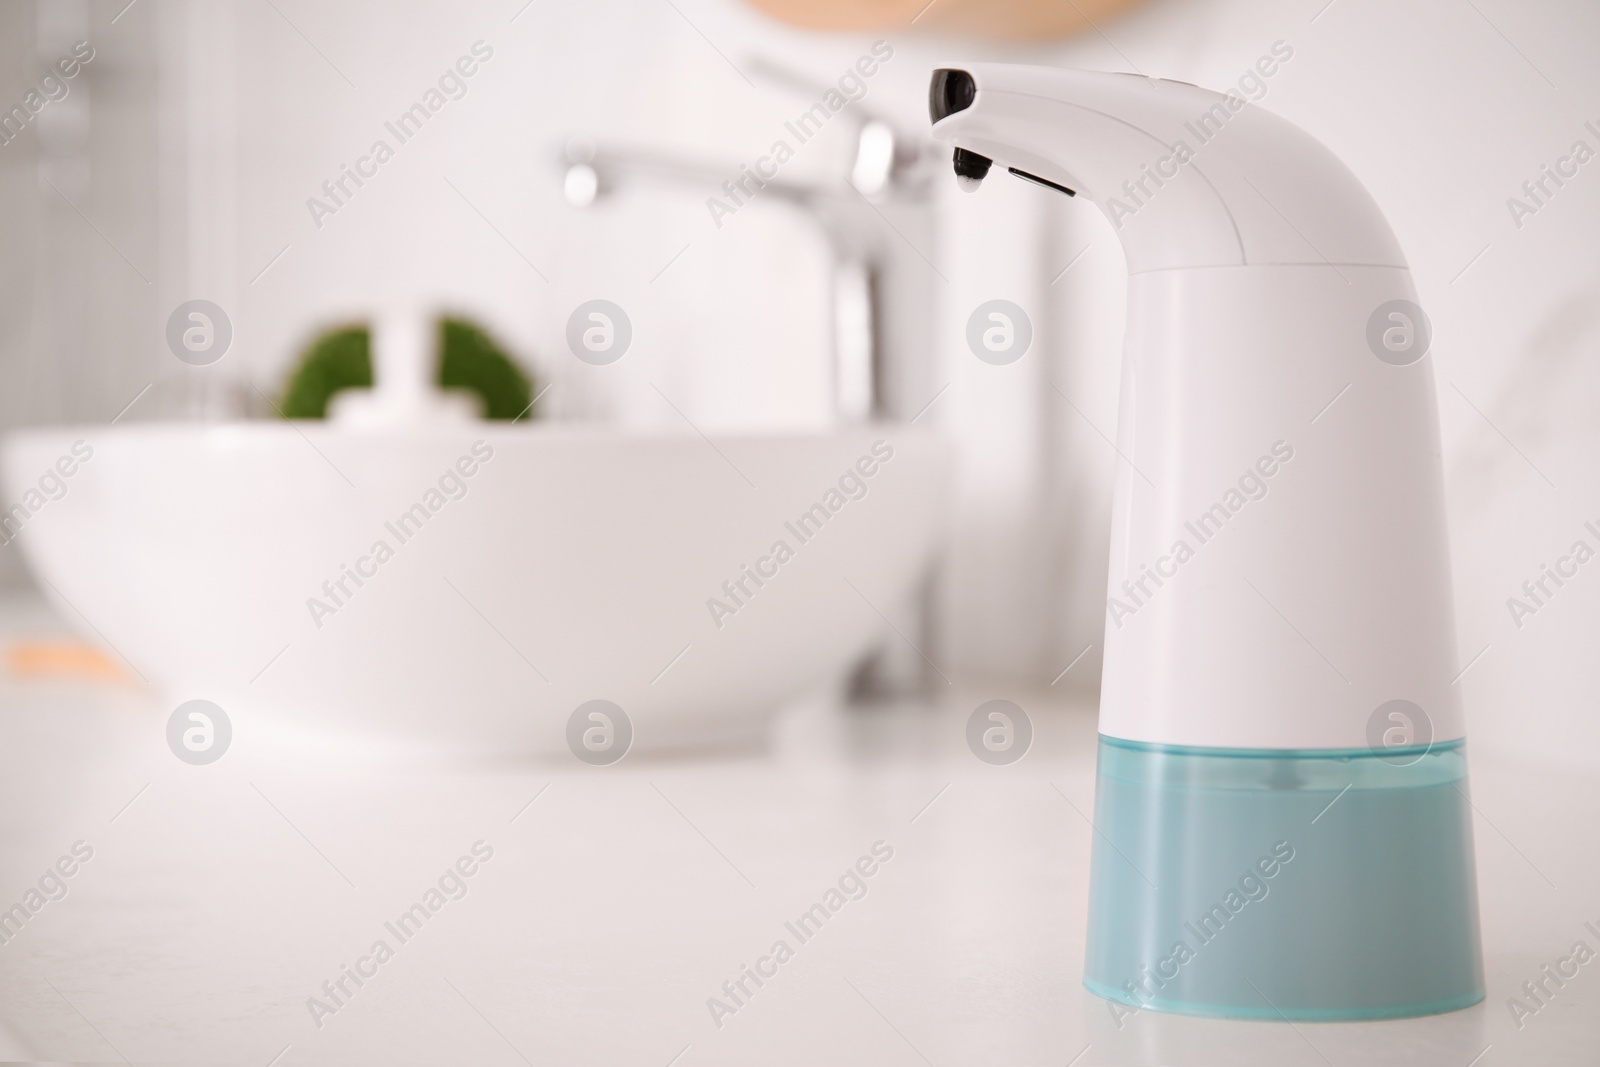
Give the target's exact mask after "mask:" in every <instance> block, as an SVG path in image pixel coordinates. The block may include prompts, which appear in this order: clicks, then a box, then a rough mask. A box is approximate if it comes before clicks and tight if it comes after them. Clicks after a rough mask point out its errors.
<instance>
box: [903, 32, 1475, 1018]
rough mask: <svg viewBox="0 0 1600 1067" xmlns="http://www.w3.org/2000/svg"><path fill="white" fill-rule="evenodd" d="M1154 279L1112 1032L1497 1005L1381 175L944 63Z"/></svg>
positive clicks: (1106, 993)
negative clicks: (1147, 1015) (1123, 1022)
mask: <svg viewBox="0 0 1600 1067" xmlns="http://www.w3.org/2000/svg"><path fill="white" fill-rule="evenodd" d="M930 105H931V111H932V117H933V121H934V127H933V133H934V136H935V137H937V138H938V139H940V140H942V141H945V142H948V143H950V144H952V145H954V146H955V149H956V151H955V168H956V173H957V176H958V178H959V179H960V180H961V181H962V183H963V185H966V186H968V187H975V186H976V184H977V183H978V182H980V181H981V180H982V179H983V178H984V177H985V175H986V174H987V173H988V171H989V169H990V167H991V164H992V163H993V162H995V161H999V162H1000V163H1001V164H1003V165H1004V166H1005V167H1006V168H1007V169H1009V170H1010V171H1011V172H1012V173H1014V174H1017V175H1019V176H1021V177H1023V178H1026V179H1029V180H1031V181H1035V182H1039V183H1041V184H1043V185H1046V186H1050V187H1052V188H1055V189H1059V190H1060V191H1061V192H1063V193H1067V194H1069V195H1076V196H1077V197H1079V198H1080V199H1083V200H1087V201H1089V202H1091V203H1093V204H1094V205H1095V206H1096V207H1098V208H1099V209H1100V210H1101V211H1102V212H1104V213H1105V214H1106V216H1107V217H1108V218H1109V219H1110V220H1111V223H1112V225H1113V227H1114V228H1115V230H1116V233H1117V236H1118V238H1119V239H1120V241H1121V243H1122V247H1123V250H1124V252H1125V253H1126V256H1127V262H1128V310H1127V333H1126V341H1125V348H1124V354H1123V363H1122V387H1121V388H1122V393H1121V403H1120V415H1119V419H1118V430H1117V438H1118V441H1117V446H1118V452H1119V454H1120V455H1119V459H1118V466H1117V472H1116V483H1115V490H1114V502H1113V519H1112V535H1111V544H1112V548H1111V575H1110V583H1109V586H1110V588H1109V595H1108V601H1107V618H1106V644H1105V667H1104V675H1103V680H1102V696H1101V706H1100V740H1099V746H1100V748H1099V763H1098V781H1097V786H1096V796H1095V823H1096V828H1097V833H1096V834H1095V840H1094V851H1093V858H1092V874H1091V888H1090V904H1089V929H1088V936H1087V949H1086V959H1085V964H1084V974H1085V977H1084V984H1085V985H1086V986H1087V987H1088V988H1089V990H1090V991H1091V992H1093V993H1095V994H1097V995H1099V996H1101V997H1104V998H1106V999H1107V1000H1109V1001H1111V1002H1112V1004H1111V1009H1112V1012H1113V1014H1114V1015H1119V1016H1120V1015H1123V1014H1126V1013H1127V1012H1129V1011H1131V1010H1136V1009H1139V1008H1150V1009H1154V1010H1159V1011H1171V1012H1182V1013H1187V1014H1195V1015H1214V1016H1229V1017H1238V1018H1261V1019H1320V1020H1336V1019H1379V1018H1391V1017H1400V1016H1410V1015H1423V1014H1428V1013H1432V1012H1442V1011H1450V1010H1453V1009H1456V1008H1463V1007H1466V1006H1467V1005H1470V1004H1474V1003H1476V1002H1477V1001H1479V1000H1481V999H1483V995H1484V984H1483V968H1482V962H1481V958H1480V947H1479V933H1478V910H1477V891H1476V883H1475V878H1474V871H1473V852H1472V834H1471V825H1470V805H1469V802H1468V799H1467V778H1466V758H1465V750H1464V742H1463V734H1464V725H1463V719H1462V712H1461V702H1460V697H1459V691H1458V688H1457V686H1456V684H1455V683H1456V682H1457V681H1458V665H1457V655H1456V644H1455V630H1454V619H1453V614H1452V603H1451V588H1450V564H1449V546H1448V539H1447V535H1446V528H1445V510H1444V491H1443V473H1442V469H1441V462H1440V448H1439V428H1438V415H1437V410H1436V407H1435V400H1434V384H1433V366H1432V362H1433V361H1432V360H1431V359H1430V358H1429V356H1428V345H1429V340H1430V338H1429V329H1428V325H1427V319H1426V317H1425V316H1424V315H1423V314H1422V312H1421V310H1420V308H1418V307H1417V304H1416V299H1417V297H1416V291H1415V288H1414V287H1413V285H1412V281H1411V274H1410V271H1409V269H1408V267H1407V265H1406V261H1405V258H1404V256H1402V255H1401V252H1400V248H1399V246H1398V244H1397V243H1396V241H1395V237H1394V234H1393V233H1392V231H1391V230H1390V228H1389V225H1388V223H1387V221H1386V220H1385V219H1384V216H1383V214H1382V212H1381V211H1379V209H1378V207H1377V205H1376V204H1375V203H1374V202H1373V200H1372V198H1371V197H1370V196H1369V195H1368V193H1367V191H1366V190H1365V189H1364V188H1363V187H1362V186H1361V183H1360V182H1359V181H1358V180H1357V179H1356V178H1355V176H1354V175H1353V174H1352V173H1351V172H1350V171H1349V169H1348V168H1346V167H1345V166H1344V165H1343V164H1342V163H1341V162H1340V161H1339V160H1338V159H1337V158H1336V157H1335V156H1334V155H1333V154H1332V153H1331V152H1330V151H1329V150H1328V149H1327V148H1325V147H1323V146H1322V145H1321V144H1320V143H1318V142H1317V141H1316V140H1315V139H1313V138H1312V137H1310V136H1309V135H1308V134H1306V133H1305V132H1304V131H1302V130H1301V129H1299V128H1298V127H1296V126H1294V125H1293V124H1291V123H1289V122H1286V121H1285V120H1283V119H1280V118H1278V117H1276V116H1274V115H1272V114H1270V113H1268V112H1266V111H1264V110H1262V109H1260V108H1258V107H1256V106H1254V105H1252V104H1249V103H1246V102H1245V101H1243V100H1241V99H1239V98H1238V97H1231V96H1223V95H1220V94H1218V93H1214V92H1210V91H1208V90H1205V89H1200V88H1197V87H1195V86H1193V85H1188V84H1185V83H1181V82H1172V81H1163V80H1159V79H1151V78H1146V77H1143V76H1139V75H1132V74H1107V73H1095V72H1088V71H1075V70H1057V69H1049V68H1042V67H1027V66H1015V65H1010V64H974V65H972V66H967V67H962V68H961V69H949V70H938V71H935V72H934V75H933V83H932V87H931V97H930Z"/></svg>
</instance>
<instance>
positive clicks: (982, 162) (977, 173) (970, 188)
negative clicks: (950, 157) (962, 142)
mask: <svg viewBox="0 0 1600 1067" xmlns="http://www.w3.org/2000/svg"><path fill="white" fill-rule="evenodd" d="M993 163H994V160H992V159H990V158H989V157H988V156H980V155H978V153H976V152H968V151H967V150H966V149H965V148H958V149H956V154H955V165H956V184H957V185H959V186H961V188H962V189H963V190H965V191H966V192H969V193H973V192H977V190H978V186H979V185H981V184H983V179H984V178H986V177H988V175H989V167H990V166H991V165H992V164H993Z"/></svg>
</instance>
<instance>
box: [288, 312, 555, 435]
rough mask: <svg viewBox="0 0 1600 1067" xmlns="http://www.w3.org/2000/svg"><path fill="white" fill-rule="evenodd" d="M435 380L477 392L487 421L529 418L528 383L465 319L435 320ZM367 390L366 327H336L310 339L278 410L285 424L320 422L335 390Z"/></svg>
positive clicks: (368, 343)
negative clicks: (310, 420)
mask: <svg viewBox="0 0 1600 1067" xmlns="http://www.w3.org/2000/svg"><path fill="white" fill-rule="evenodd" d="M435 380H436V383H437V384H438V385H439V386H440V387H441V388H444V389H466V390H470V391H471V392H473V393H476V394H477V395H478V397H479V398H480V399H481V400H482V401H483V412H484V415H485V416H486V417H487V418H490V419H517V418H532V417H533V416H534V411H533V380H532V379H531V378H530V377H529V376H528V375H527V374H526V373H525V372H524V371H523V370H522V368H521V367H519V366H518V365H517V363H516V361H515V360H513V359H512V358H511V357H510V356H508V355H507V354H506V352H505V351H504V350H503V349H502V348H501V347H500V346H499V345H498V344H496V343H495V341H494V338H492V337H490V336H489V334H488V333H486V332H484V331H483V330H482V329H480V328H479V327H478V326H476V325H474V324H473V323H471V322H468V321H467V320H466V319H460V318H454V317H450V316H446V317H445V318H443V319H441V320H440V322H439V363H438V373H437V375H436V379H435ZM371 387H372V345H371V336H370V333H369V331H368V328H367V327H366V326H365V325H356V326H340V327H337V328H335V329H332V330H328V331H325V332H324V333H322V334H319V335H318V336H317V337H316V338H314V339H313V340H312V342H311V345H310V346H309V347H308V348H307V349H306V351H305V354H304V355H302V356H301V357H300V359H299V360H298V361H297V362H296V364H295V368H294V371H293V372H292V373H291V374H290V375H289V383H288V386H287V387H286V388H285V390H284V395H283V403H282V404H281V405H280V408H281V410H282V412H283V416H284V417H285V418H289V419H325V418H327V417H328V402H329V401H330V400H332V399H333V395H334V394H335V393H337V392H338V391H339V390H341V389H356V388H371Z"/></svg>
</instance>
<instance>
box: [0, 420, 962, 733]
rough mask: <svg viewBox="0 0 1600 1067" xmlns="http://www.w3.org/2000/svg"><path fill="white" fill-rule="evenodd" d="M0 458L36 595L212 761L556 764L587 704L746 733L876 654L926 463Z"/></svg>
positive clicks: (565, 456) (134, 447) (315, 430)
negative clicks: (195, 702)
mask: <svg viewBox="0 0 1600 1067" xmlns="http://www.w3.org/2000/svg"><path fill="white" fill-rule="evenodd" d="M76 442H82V443H81V444H78V445H77V448H78V456H79V458H73V459H71V460H70V461H69V462H64V463H61V464H60V466H59V467H58V461H59V460H60V459H61V457H73V448H74V444H75V443H76ZM878 442H881V443H878ZM875 443H877V444H876V446H875ZM874 447H876V449H877V456H874ZM475 448H476V455H475V454H474V449H475ZM86 450H92V455H91V456H90V458H88V459H87V460H82V459H81V456H82V454H83V453H84V452H85V451H86ZM890 450H892V457H891V458H888V459H887V460H885V459H883V458H882V457H883V455H884V454H885V453H886V452H887V451H890ZM490 453H492V455H491V454H490ZM486 455H488V458H484V457H485V456H486ZM464 457H465V458H464ZM3 463H4V468H3V469H4V475H5V487H6V496H5V498H4V499H5V506H7V507H10V506H11V505H12V504H15V503H19V502H20V503H21V505H22V511H21V512H20V513H19V512H17V511H16V510H15V509H13V510H12V511H11V512H10V516H9V520H8V521H9V525H8V527H7V528H8V531H15V542H14V544H13V545H12V548H13V550H15V548H17V547H21V548H22V549H23V550H24V552H25V554H26V558H27V560H28V562H29V564H30V566H31V567H32V568H33V570H34V573H35V574H36V575H37V576H39V577H40V578H41V579H43V581H42V582H41V585H42V586H43V588H44V591H45V593H46V594H47V595H49V596H51V597H53V598H56V599H57V600H58V606H60V607H61V610H62V612H63V614H64V616H66V617H67V618H71V619H75V620H79V621H80V622H82V623H83V624H84V626H83V629H84V633H85V636H87V637H89V638H91V639H94V640H98V641H102V642H104V643H106V644H108V645H109V646H110V647H111V648H112V649H113V650H114V651H115V653H116V654H117V655H118V656H120V657H122V658H124V660H125V661H126V663H128V664H129V665H131V667H132V668H133V669H134V670H135V671H137V672H138V673H139V674H141V675H142V676H143V677H144V678H145V679H146V680H147V681H148V682H149V683H150V684H151V686H153V687H154V688H155V689H156V690H157V691H158V692H159V693H160V694H161V696H162V697H163V698H164V699H166V700H169V701H171V702H172V706H174V707H176V705H177V703H178V702H180V701H183V700H188V699H194V698H204V699H208V700H211V701H214V702H215V703H217V704H218V705H220V706H221V707H222V708H224V710H225V711H227V713H228V715H229V717H230V718H231V719H232V721H233V728H234V742H233V743H234V744H243V743H246V742H247V741H255V742H258V743H262V744H271V743H274V742H283V741H287V742H289V743H292V744H295V745H300V746H313V747H318V746H320V747H330V748H338V747H342V746H348V745H351V744H354V745H358V746H362V747H364V748H366V749H369V750H373V749H378V748H382V747H385V746H399V747H401V748H405V747H425V748H427V749H429V750H432V751H438V750H440V749H462V750H468V751H475V752H483V751H486V750H487V751H506V752H517V753H527V752H541V751H544V752H562V751H565V748H566V740H565V736H566V735H565V730H566V724H567V720H568V717H569V716H570V715H571V714H572V712H573V711H574V709H575V708H576V707H577V706H578V705H579V704H581V703H583V702H585V701H588V700H593V699H604V700H609V701H613V702H615V703H616V704H617V705H619V706H620V707H621V708H622V709H623V710H624V711H625V712H626V713H627V714H628V716H629V717H630V719H631V721H632V724H633V729H634V735H635V740H634V745H635V747H636V748H671V747H675V746H688V745H701V744H707V743H715V742H720V741H726V740H729V739H735V738H739V737H748V736H752V735H755V734H757V733H759V731H760V729H761V726H762V724H763V723H764V721H765V720H766V718H767V717H768V715H769V714H770V713H771V712H772V711H773V710H774V709H775V708H776V707H778V706H779V705H780V704H781V703H782V702H783V701H784V700H785V699H787V698H790V697H793V696H795V695H797V694H799V693H801V692H803V691H805V690H806V689H807V687H810V686H813V685H815V684H817V683H818V682H820V681H823V680H825V679H826V678H828V677H829V676H830V674H832V673H836V672H838V671H839V670H841V669H843V668H845V667H847V666H848V665H849V664H850V663H851V662H852V660H853V658H854V657H856V656H858V655H859V654H861V653H862V652H863V651H865V650H866V649H867V648H868V647H869V646H870V645H871V643H872V642H873V641H874V640H875V639H878V638H879V637H880V636H882V635H883V634H884V633H885V632H886V627H885V623H884V619H883V617H882V616H881V615H880V614H879V612H880V610H881V611H890V610H891V609H892V607H893V606H894V605H895V604H896V603H897V602H898V601H899V600H900V599H901V598H903V597H905V596H906V595H908V593H909V591H910V589H911V587H912V586H913V584H914V583H915V582H916V581H917V579H918V578H919V577H920V575H921V573H922V571H923V569H924V567H925V565H926V564H927V562H928V559H929V556H930V553H931V550H932V547H933V545H934V541H935V536H936V531H937V529H938V528H939V525H940V518H941V515H940V509H941V487H942V483H943V471H944V467H945V456H944V451H943V449H942V448H941V447H940V446H939V444H938V442H937V441H936V440H935V439H934V438H933V437H931V436H930V435H928V434H926V433H922V432H917V431H916V430H915V429H914V428H910V427H904V426H884V427H861V428H852V429H849V430H841V431H838V432H832V433H826V434H822V433H819V434H816V435H811V436H800V435H789V436H770V437H761V436H746V437H726V438H721V439H713V440H709V441H708V440H707V439H705V438H702V437H700V436H699V435H697V434H693V433H687V432H686V433H685V434H683V435H664V434H654V435H648V436H645V435H626V434H623V433H619V432H616V431H611V430H602V429H584V428H574V427H563V426H554V425H532V426H528V425H523V426H507V425H503V424H502V425H495V424H492V423H472V424H463V425H460V426H447V427H436V428H426V429H422V428H417V429H410V428H408V429H403V430H399V429H397V430H377V431H369V432H353V431H350V430H348V429H342V428H338V427H332V426H328V425H326V424H321V423H267V422H260V423H239V424H230V425H213V426H201V425H191V424H146V425H131V426H123V427H79V428H71V427H67V428H51V429H44V430H31V431H26V432H21V433H17V434H14V435H12V436H11V437H10V438H9V439H8V440H7V441H6V444H5V449H4V459H3ZM67 469H71V470H72V473H71V474H70V476H67V475H61V474H59V472H60V471H64V470H67ZM52 470H55V471H57V472H58V474H57V476H56V477H55V478H51V477H49V476H48V475H47V473H46V472H49V471H52ZM468 470H470V471H471V474H470V476H469V475H467V474H465V473H464V472H465V471H468ZM865 470H871V471H872V472H873V473H872V474H871V476H870V477H867V476H865V475H863V474H862V473H861V471H865ZM41 478H43V479H44V483H45V484H44V485H43V486H42V487H41V485H40V482H41ZM841 479H842V482H841ZM58 486H64V487H65V492H64V493H60V490H59V488H58ZM863 488H864V490H865V493H864V495H861V494H862V490H863ZM31 490H39V491H38V492H32V491H31ZM830 491H831V495H830ZM52 493H58V494H59V496H58V498H55V499H52V498H51V495H50V494H52ZM852 493H854V494H856V495H857V496H858V497H859V498H858V499H851V498H850V494H852ZM841 502H842V506H837V505H840V504H841ZM35 504H37V505H38V506H37V507H34V506H33V505H35ZM819 504H820V505H822V506H823V507H822V514H827V508H828V505H830V504H833V505H836V508H835V510H834V511H833V512H832V513H831V514H828V517H827V518H826V521H825V522H822V521H821V520H820V515H819V517H818V518H816V519H813V524H811V525H807V526H806V527H804V528H801V527H800V526H799V519H800V517H801V516H802V515H804V514H806V513H807V511H808V509H811V508H812V507H813V506H814V505H819ZM418 505H420V508H419V507H418ZM408 512H409V513H410V515H411V518H410V520H409V521H406V522H404V523H402V521H401V520H402V517H403V516H406V515H407V514H408ZM424 516H425V518H424ZM19 524H20V526H21V529H20V530H17V527H18V525H19ZM817 525H820V529H817V528H815V526H817ZM802 534H804V535H806V536H805V537H804V539H802ZM779 542H782V543H784V544H786V545H787V546H788V549H789V551H790V552H791V553H792V557H790V558H786V559H785V561H784V562H782V563H781V564H780V563H779V562H778V561H777V560H776V559H773V558H771V553H772V552H773V550H774V548H775V546H776V545H777V544H778V543H779ZM380 544H382V545H384V546H386V547H387V552H384V551H383V550H380V549H379V548H378V546H379V545H380ZM380 557H381V558H380ZM763 559H765V560H767V562H765V563H762V562H761V561H762V560H763ZM758 565H759V566H760V567H761V568H762V569H763V570H765V571H766V572H768V576H767V577H764V578H762V583H763V584H761V585H759V586H758V585H757V584H755V581H754V579H751V578H748V577H744V575H745V574H746V573H747V572H746V571H745V570H744V568H746V567H748V568H750V569H751V571H754V570H755V569H756V568H757V566H758ZM358 570H359V571H360V572H363V575H364V576H363V577H362V579H361V583H360V584H357V582H356V580H355V579H354V578H352V577H349V574H350V573H351V572H354V571H358ZM741 578H742V579H743V586H744V590H743V591H741V590H740V589H739V588H738V583H739V581H740V579H741ZM725 582H726V583H730V584H729V586H728V587H725V586H724V583H725ZM341 584H342V587H343V588H342V589H341V588H340V586H341ZM729 589H732V590H733V594H732V595H730V593H729V591H728V590H729ZM734 596H737V597H738V599H737V600H735V599H734ZM711 598H718V599H720V600H721V601H722V603H723V604H724V605H726V606H727V607H728V608H736V609H737V610H736V611H735V612H734V613H732V614H726V613H723V612H721V611H720V610H719V611H718V612H717V613H716V614H717V615H720V616H721V617H720V618H714V613H713V611H712V610H711V607H710V606H708V600H709V599H711ZM61 601H64V602H65V603H64V604H60V603H59V602H61ZM891 636H892V635H891ZM895 639H896V640H898V638H895Z"/></svg>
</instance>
